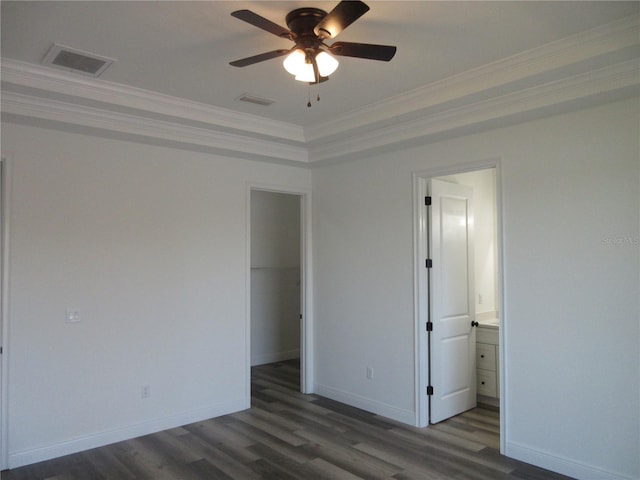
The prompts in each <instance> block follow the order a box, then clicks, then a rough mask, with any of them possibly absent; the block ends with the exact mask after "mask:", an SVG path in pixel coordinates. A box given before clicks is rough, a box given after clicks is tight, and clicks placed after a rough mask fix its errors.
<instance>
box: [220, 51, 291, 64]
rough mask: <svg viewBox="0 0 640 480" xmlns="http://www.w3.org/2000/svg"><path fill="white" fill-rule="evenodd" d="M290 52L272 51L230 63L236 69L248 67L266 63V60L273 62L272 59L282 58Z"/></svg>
mask: <svg viewBox="0 0 640 480" xmlns="http://www.w3.org/2000/svg"><path fill="white" fill-rule="evenodd" d="M290 51H291V50H284V49H281V50H272V51H271V52H265V53H261V54H259V55H254V56H253V57H247V58H242V59H240V60H235V61H233V62H229V65H233V66H234V67H246V66H248V65H253V64H254V63H258V62H264V61H265V60H271V59H272V58H277V57H282V56H283V55H286V54H287V53H289V52H290Z"/></svg>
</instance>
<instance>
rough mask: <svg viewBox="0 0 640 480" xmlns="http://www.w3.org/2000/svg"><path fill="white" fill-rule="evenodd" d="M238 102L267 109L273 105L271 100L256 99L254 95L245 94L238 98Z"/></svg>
mask: <svg viewBox="0 0 640 480" xmlns="http://www.w3.org/2000/svg"><path fill="white" fill-rule="evenodd" d="M238 100H240V101H241V102H248V103H255V104H256V105H262V106H263V107H268V106H269V105H273V104H274V103H276V102H274V101H273V100H267V99H266V98H260V97H256V96H254V95H249V94H248V93H245V94H244V95H242V96H240V97H238Z"/></svg>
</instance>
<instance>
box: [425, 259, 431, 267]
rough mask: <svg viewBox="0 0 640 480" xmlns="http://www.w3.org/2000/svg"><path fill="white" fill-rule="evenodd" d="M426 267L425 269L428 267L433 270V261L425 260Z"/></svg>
mask: <svg viewBox="0 0 640 480" xmlns="http://www.w3.org/2000/svg"><path fill="white" fill-rule="evenodd" d="M424 266H425V267H427V268H431V267H433V262H432V261H431V259H430V258H427V259H426V260H425V262H424Z"/></svg>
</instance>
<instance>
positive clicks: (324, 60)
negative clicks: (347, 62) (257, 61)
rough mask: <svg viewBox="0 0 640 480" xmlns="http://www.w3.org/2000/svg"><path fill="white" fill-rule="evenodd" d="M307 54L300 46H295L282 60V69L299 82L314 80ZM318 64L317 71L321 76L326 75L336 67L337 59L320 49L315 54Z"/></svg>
mask: <svg viewBox="0 0 640 480" xmlns="http://www.w3.org/2000/svg"><path fill="white" fill-rule="evenodd" d="M307 60H308V59H307V54H306V53H305V51H304V50H302V49H301V48H296V49H295V50H294V51H293V52H291V53H290V54H289V55H287V57H286V58H285V59H284V61H283V62H282V65H283V66H284V69H285V70H286V71H287V72H289V73H290V74H291V75H293V76H294V77H295V78H296V80H299V81H301V82H311V83H314V82H315V81H316V74H315V72H314V70H313V64H312V63H310V62H308V61H307ZM315 61H316V64H317V65H318V73H319V74H320V76H321V77H328V76H329V75H331V74H332V73H333V72H335V71H336V69H337V68H338V65H339V63H338V60H336V59H335V58H334V57H333V56H332V55H330V54H329V53H327V52H325V51H320V52H318V53H317V54H316V56H315Z"/></svg>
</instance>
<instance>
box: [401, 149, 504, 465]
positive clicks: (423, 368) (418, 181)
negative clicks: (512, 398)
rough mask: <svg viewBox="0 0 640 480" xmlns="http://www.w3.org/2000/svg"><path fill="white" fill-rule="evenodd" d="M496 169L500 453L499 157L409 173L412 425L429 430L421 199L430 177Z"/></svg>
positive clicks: (424, 237) (424, 216) (424, 219)
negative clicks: (411, 252) (410, 187)
mask: <svg viewBox="0 0 640 480" xmlns="http://www.w3.org/2000/svg"><path fill="white" fill-rule="evenodd" d="M487 169H495V174H496V192H495V193H496V230H497V258H496V259H497V272H496V274H497V277H498V302H497V305H498V308H499V311H500V332H499V338H500V340H499V341H500V346H501V348H500V349H499V352H500V354H499V359H498V361H499V365H500V452H501V453H504V449H505V444H506V432H507V428H506V427H507V418H508V415H507V410H508V406H509V399H508V397H507V395H506V392H507V388H506V385H507V384H506V382H507V381H508V380H507V368H506V367H507V366H506V364H505V350H506V348H505V346H506V343H505V338H506V332H507V330H508V318H506V316H505V314H504V312H505V308H504V303H505V299H504V287H503V278H504V275H503V259H502V252H503V247H502V246H503V229H502V209H503V207H502V179H501V161H500V158H490V159H486V160H480V161H477V162H471V163H464V164H457V165H452V166H446V167H434V168H428V169H425V170H419V171H415V172H413V173H412V178H413V256H414V262H413V265H414V282H413V283H414V295H413V297H414V319H415V322H414V323H415V335H414V352H415V360H414V361H415V368H414V371H415V405H416V411H415V425H416V426H417V427H428V425H429V405H428V403H429V402H428V400H427V395H426V391H427V385H428V382H427V380H428V370H429V365H428V343H427V332H426V323H427V317H428V281H427V269H426V268H424V259H425V258H427V241H426V240H427V233H428V232H427V213H426V209H425V205H424V197H425V196H426V195H427V180H428V179H429V178H435V177H442V176H445V175H455V174H460V173H467V172H473V171H477V170H487Z"/></svg>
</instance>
